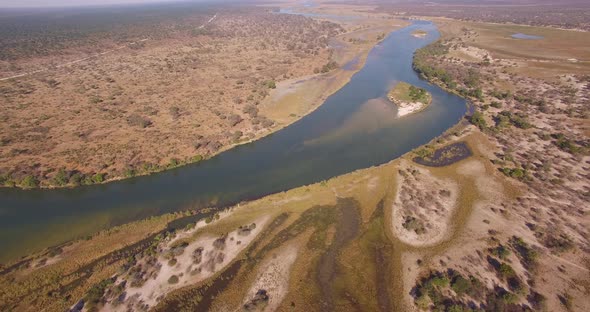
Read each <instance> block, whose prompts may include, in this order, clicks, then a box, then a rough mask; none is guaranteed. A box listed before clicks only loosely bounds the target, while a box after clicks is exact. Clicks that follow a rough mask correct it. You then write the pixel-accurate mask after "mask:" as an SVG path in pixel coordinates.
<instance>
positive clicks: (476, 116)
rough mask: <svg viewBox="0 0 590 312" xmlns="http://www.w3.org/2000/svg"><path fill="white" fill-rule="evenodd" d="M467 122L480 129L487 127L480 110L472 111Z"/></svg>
mask: <svg viewBox="0 0 590 312" xmlns="http://www.w3.org/2000/svg"><path fill="white" fill-rule="evenodd" d="M469 122H471V123H472V124H474V125H476V126H477V127H478V128H479V129H480V130H484V129H485V128H486V127H487V123H486V120H485V119H484V116H483V114H482V113H480V112H474V113H473V115H471V117H470V118H469Z"/></svg>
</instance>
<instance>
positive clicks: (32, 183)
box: [20, 175, 39, 189]
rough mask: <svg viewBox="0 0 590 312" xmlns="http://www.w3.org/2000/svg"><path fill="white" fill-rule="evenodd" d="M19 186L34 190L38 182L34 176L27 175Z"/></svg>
mask: <svg viewBox="0 0 590 312" xmlns="http://www.w3.org/2000/svg"><path fill="white" fill-rule="evenodd" d="M20 185H21V186H22V187H23V188H26V189H31V188H36V187H38V186H39V181H38V180H37V178H35V177H34V176H32V175H28V176H26V177H24V178H23V179H22V181H21V182H20Z"/></svg>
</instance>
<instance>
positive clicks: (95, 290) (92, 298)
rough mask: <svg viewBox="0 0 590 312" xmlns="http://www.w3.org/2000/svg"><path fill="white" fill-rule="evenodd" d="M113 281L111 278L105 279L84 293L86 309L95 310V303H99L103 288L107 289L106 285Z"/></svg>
mask: <svg viewBox="0 0 590 312" xmlns="http://www.w3.org/2000/svg"><path fill="white" fill-rule="evenodd" d="M113 282H114V281H113V279H106V280H103V281H102V282H100V283H98V284H96V285H94V286H92V288H90V290H89V291H88V293H86V297H84V301H85V306H84V307H85V308H86V309H88V311H96V305H97V304H98V303H100V300H101V299H102V296H103V295H104V292H105V290H106V289H107V287H109V286H110V285H112V284H113Z"/></svg>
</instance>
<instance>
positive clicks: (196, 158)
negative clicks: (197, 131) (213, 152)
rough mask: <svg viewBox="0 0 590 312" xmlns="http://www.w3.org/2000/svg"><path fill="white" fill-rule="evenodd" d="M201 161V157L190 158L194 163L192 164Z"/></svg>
mask: <svg viewBox="0 0 590 312" xmlns="http://www.w3.org/2000/svg"><path fill="white" fill-rule="evenodd" d="M201 160H203V156H201V155H195V156H193V157H192V158H191V162H194V163H196V162H199V161H201Z"/></svg>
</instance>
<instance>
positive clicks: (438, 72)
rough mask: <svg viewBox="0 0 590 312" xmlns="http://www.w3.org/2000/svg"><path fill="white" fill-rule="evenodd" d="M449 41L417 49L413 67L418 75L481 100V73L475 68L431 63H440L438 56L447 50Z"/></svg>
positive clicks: (443, 54)
mask: <svg viewBox="0 0 590 312" xmlns="http://www.w3.org/2000/svg"><path fill="white" fill-rule="evenodd" d="M448 45H449V43H448V42H441V41H437V42H434V43H432V44H429V45H427V46H425V47H424V48H421V49H418V50H417V51H416V53H415V54H414V61H413V68H414V70H415V71H417V72H418V73H419V74H420V76H421V77H422V78H424V79H427V80H429V81H439V82H441V84H442V85H443V86H444V87H446V88H447V89H449V90H451V91H456V92H457V93H459V94H460V95H462V96H466V97H472V98H476V99H478V100H480V101H481V100H483V91H482V90H481V87H480V84H481V81H482V77H481V74H480V73H479V72H478V71H477V70H475V69H469V70H467V71H462V70H457V69H456V68H443V67H440V66H435V65H432V64H441V62H440V61H439V59H440V58H443V57H445V56H446V54H447V53H448V52H449V47H448Z"/></svg>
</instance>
